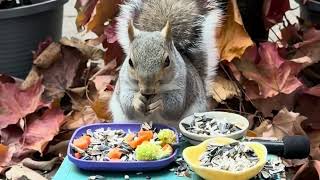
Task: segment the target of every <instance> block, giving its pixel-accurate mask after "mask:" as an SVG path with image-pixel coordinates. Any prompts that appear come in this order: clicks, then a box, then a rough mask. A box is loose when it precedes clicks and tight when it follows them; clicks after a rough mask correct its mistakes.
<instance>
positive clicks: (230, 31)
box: [217, 0, 253, 61]
mask: <svg viewBox="0 0 320 180" xmlns="http://www.w3.org/2000/svg"><path fill="white" fill-rule="evenodd" d="M227 8H228V12H227V14H228V16H227V18H226V20H225V21H224V22H223V24H222V27H221V28H220V29H219V31H218V33H217V47H218V49H219V52H220V59H222V60H228V61H232V60H233V59H234V58H240V57H241V56H242V54H243V53H244V51H245V50H246V48H247V47H249V46H251V45H253V42H252V40H251V38H250V37H249V35H248V33H247V32H246V30H245V28H244V26H243V22H242V19H241V15H240V12H239V9H238V5H237V2H236V0H229V3H228V7H227Z"/></svg>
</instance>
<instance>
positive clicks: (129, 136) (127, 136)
mask: <svg viewBox="0 0 320 180" xmlns="http://www.w3.org/2000/svg"><path fill="white" fill-rule="evenodd" d="M135 136H136V135H135V134H134V133H131V134H127V135H126V136H125V137H124V139H123V141H124V142H125V143H129V142H130V141H132V140H133V138H134V137H135Z"/></svg>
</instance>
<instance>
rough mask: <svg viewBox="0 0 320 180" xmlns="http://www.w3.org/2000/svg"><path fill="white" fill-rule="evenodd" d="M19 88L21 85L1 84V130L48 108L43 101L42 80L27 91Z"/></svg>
mask: <svg viewBox="0 0 320 180" xmlns="http://www.w3.org/2000/svg"><path fill="white" fill-rule="evenodd" d="M19 86H20V84H19V83H1V82H0V130H1V129H3V128H5V127H7V126H8V125H10V124H16V123H18V121H19V120H20V119H22V118H24V117H25V116H26V115H28V114H30V113H33V112H34V111H36V110H38V109H40V108H41V107H44V106H47V104H45V103H44V102H43V101H42V100H41V95H42V93H43V91H44V87H43V86H42V84H41V81H40V80H39V81H37V82H34V84H33V85H32V86H30V87H29V88H27V89H25V90H21V89H20V88H19Z"/></svg>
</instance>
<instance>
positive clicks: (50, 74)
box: [40, 46, 87, 99]
mask: <svg viewBox="0 0 320 180" xmlns="http://www.w3.org/2000/svg"><path fill="white" fill-rule="evenodd" d="M61 54H62V58H61V59H59V60H58V61H56V62H55V63H54V64H52V65H51V66H50V67H49V68H47V69H42V70H41V72H40V73H41V74H42V76H43V84H44V86H45V96H46V97H47V98H48V99H60V98H61V97H63V96H64V93H65V91H66V90H67V89H68V88H71V87H78V86H83V84H84V82H83V81H84V79H82V78H84V77H82V75H83V74H84V70H85V68H86V62H87V59H86V58H85V57H84V56H83V55H82V54H81V52H80V51H79V50H77V49H76V48H73V47H68V46H62V47H61Z"/></svg>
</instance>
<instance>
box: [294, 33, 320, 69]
mask: <svg viewBox="0 0 320 180" xmlns="http://www.w3.org/2000/svg"><path fill="white" fill-rule="evenodd" d="M294 47H296V48H297V51H296V54H295V55H294V57H293V58H301V57H304V56H307V57H309V58H310V59H311V62H310V63H306V64H305V67H306V66H309V65H312V64H315V63H318V62H319V61H320V30H316V29H315V28H310V29H308V30H307V31H306V32H305V33H304V35H303V41H302V42H299V43H297V44H295V45H294Z"/></svg>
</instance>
